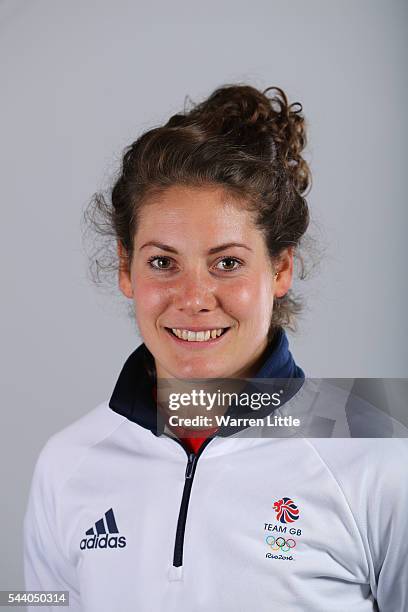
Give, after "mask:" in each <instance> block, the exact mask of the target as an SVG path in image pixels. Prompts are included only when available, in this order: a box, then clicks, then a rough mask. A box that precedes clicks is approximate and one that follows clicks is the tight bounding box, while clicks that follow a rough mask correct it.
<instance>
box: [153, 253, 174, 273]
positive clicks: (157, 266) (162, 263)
mask: <svg viewBox="0 0 408 612" xmlns="http://www.w3.org/2000/svg"><path fill="white" fill-rule="evenodd" d="M148 264H149V266H150V267H151V268H153V269H154V270H170V269H171V259H170V257H165V256H163V255H154V256H153V257H149V259H148Z"/></svg>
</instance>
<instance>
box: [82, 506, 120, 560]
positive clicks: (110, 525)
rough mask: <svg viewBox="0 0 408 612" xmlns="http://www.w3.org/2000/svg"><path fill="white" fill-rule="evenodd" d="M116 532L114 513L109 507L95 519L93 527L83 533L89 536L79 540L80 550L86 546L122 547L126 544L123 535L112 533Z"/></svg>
mask: <svg viewBox="0 0 408 612" xmlns="http://www.w3.org/2000/svg"><path fill="white" fill-rule="evenodd" d="M104 518H105V520H104ZM105 521H106V526H105ZM118 533H119V529H118V526H117V525H116V520H115V515H114V514H113V510H112V508H110V509H109V510H107V511H106V512H105V517H102V518H101V519H99V521H96V523H95V529H94V528H93V527H91V528H90V529H88V531H86V532H85V535H86V536H89V537H87V538H83V539H82V540H81V544H80V548H81V550H85V549H86V548H124V547H125V546H126V538H125V536H117V535H112V534H118Z"/></svg>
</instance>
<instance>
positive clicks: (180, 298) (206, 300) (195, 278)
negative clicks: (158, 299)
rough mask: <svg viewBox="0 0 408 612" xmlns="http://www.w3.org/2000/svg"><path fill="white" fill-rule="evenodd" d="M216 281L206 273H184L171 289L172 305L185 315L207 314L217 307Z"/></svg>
mask: <svg viewBox="0 0 408 612" xmlns="http://www.w3.org/2000/svg"><path fill="white" fill-rule="evenodd" d="M215 293H216V281H215V280H214V279H212V278H211V276H210V274H209V273H208V271H201V270H191V271H189V272H185V273H184V274H183V275H182V276H180V278H179V279H178V281H177V284H176V285H175V286H174V287H173V304H174V306H175V308H177V310H180V311H182V312H184V313H185V314H187V315H194V314H197V313H199V312H208V311H210V310H213V309H214V308H215V307H216V306H217V298H216V295H215Z"/></svg>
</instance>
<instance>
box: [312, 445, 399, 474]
mask: <svg viewBox="0 0 408 612" xmlns="http://www.w3.org/2000/svg"><path fill="white" fill-rule="evenodd" d="M308 443H309V444H310V445H311V446H312V447H313V449H314V451H315V453H316V454H317V455H318V456H319V457H320V459H321V461H322V462H323V463H325V465H326V466H327V468H328V469H329V470H330V471H331V472H332V473H333V475H334V477H335V478H336V479H338V480H339V481H341V482H344V484H347V483H350V485H356V484H357V483H358V484H359V486H361V485H364V484H365V485H366V486H368V484H369V483H372V482H377V483H378V482H381V481H384V483H386V482H389V483H393V482H397V481H398V482H400V480H401V477H402V476H403V475H404V474H407V472H408V438H313V439H311V438H309V439H308ZM405 480H406V482H408V479H405Z"/></svg>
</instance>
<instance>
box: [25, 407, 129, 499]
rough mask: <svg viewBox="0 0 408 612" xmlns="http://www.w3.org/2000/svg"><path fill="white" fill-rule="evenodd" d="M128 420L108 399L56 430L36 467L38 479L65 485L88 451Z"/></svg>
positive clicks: (46, 444) (35, 474) (41, 452)
mask: <svg viewBox="0 0 408 612" xmlns="http://www.w3.org/2000/svg"><path fill="white" fill-rule="evenodd" d="M124 421H126V417H123V416H121V415H119V414H117V413H116V412H114V411H113V410H112V409H111V408H110V407H109V403H108V401H104V402H102V403H101V404H99V405H98V406H96V407H95V408H94V409H93V410H91V411H89V412H88V413H86V414H85V415H84V416H82V417H81V418H79V419H77V420H76V421H74V422H73V423H71V424H70V425H68V426H67V427H65V428H64V429H62V430H60V431H58V432H57V433H55V434H53V435H52V436H51V437H50V438H49V439H48V440H47V442H46V443H45V444H44V446H43V447H42V449H41V451H40V453H39V455H38V458H37V462H36V465H35V470H34V477H33V479H34V481H35V480H38V479H40V480H44V481H46V482H47V484H48V485H50V484H52V483H54V485H55V486H56V487H59V486H63V484H64V482H65V481H66V480H67V479H68V478H69V477H70V475H71V474H72V473H73V472H74V471H75V469H76V468H77V467H78V466H79V465H80V463H81V461H82V460H83V458H84V457H85V456H86V455H87V453H88V452H89V451H90V450H91V449H92V448H94V447H95V446H96V445H98V444H99V443H101V442H103V441H106V440H107V439H109V437H110V436H111V435H113V434H114V433H115V431H116V430H117V429H118V428H119V427H120V426H121V425H122V423H123V422H124Z"/></svg>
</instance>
